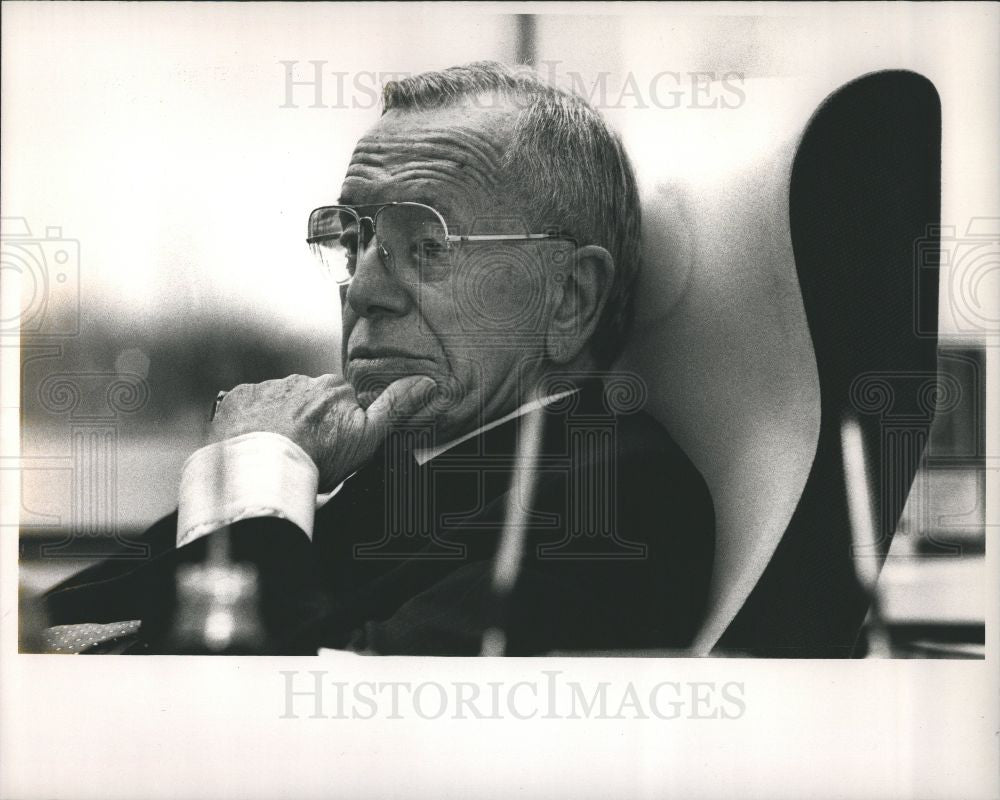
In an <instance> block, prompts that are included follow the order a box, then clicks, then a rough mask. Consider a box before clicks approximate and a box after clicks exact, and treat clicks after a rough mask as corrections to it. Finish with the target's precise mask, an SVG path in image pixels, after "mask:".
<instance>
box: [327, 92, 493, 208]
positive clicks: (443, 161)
mask: <svg viewBox="0 0 1000 800" xmlns="http://www.w3.org/2000/svg"><path fill="white" fill-rule="evenodd" d="M512 126H513V119H512V117H511V114H510V113H509V112H506V111H504V112H498V111H496V110H491V111H484V110H480V109H475V108H471V109H470V108H467V107H462V108H448V109H435V110H428V111H407V110H395V109H394V110H392V111H390V112H388V113H387V114H385V115H384V116H383V117H382V118H381V119H380V120H379V121H378V122H377V123H376V124H375V125H374V126H372V127H371V128H370V129H369V130H368V131H367V132H366V133H365V135H364V136H362V137H361V139H360V141H359V142H358V144H357V147H355V149H354V154H353V156H352V157H351V163H350V166H349V167H348V169H347V175H346V177H345V179H344V183H343V186H342V187H341V196H340V199H341V202H343V203H348V204H352V205H364V204H368V203H377V202H389V201H398V200H412V201H417V202H423V203H428V204H430V205H433V206H435V207H436V208H438V210H440V211H441V212H442V213H444V214H445V215H446V217H450V218H453V219H456V220H461V219H465V218H468V217H469V216H470V215H471V214H479V213H483V212H485V211H487V210H489V209H491V208H496V206H497V203H498V201H500V199H501V198H502V197H503V196H505V195H506V191H505V190H506V188H507V187H505V186H504V185H503V181H502V180H501V175H500V172H501V162H502V159H503V156H504V153H505V152H506V149H507V144H508V142H509V141H510V131H511V128H512Z"/></svg>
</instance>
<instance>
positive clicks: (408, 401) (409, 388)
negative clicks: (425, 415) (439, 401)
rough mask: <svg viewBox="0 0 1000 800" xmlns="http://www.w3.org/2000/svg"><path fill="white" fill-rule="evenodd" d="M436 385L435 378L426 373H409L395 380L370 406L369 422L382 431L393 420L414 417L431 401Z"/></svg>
mask: <svg viewBox="0 0 1000 800" xmlns="http://www.w3.org/2000/svg"><path fill="white" fill-rule="evenodd" d="M436 386H437V384H436V383H435V382H434V379H433V378H429V377H428V376H426V375H408V376H407V377H405V378H400V379H398V380H395V381H393V382H392V383H391V384H389V386H388V388H386V390H385V391H384V392H382V394H380V395H379V396H378V397H377V398H376V400H375V402H374V403H372V404H371V405H370V406H369V407H368V411H367V413H366V415H365V416H366V417H367V418H368V424H369V425H370V426H371V428H372V429H373V430H374V431H379V432H382V431H385V430H386V429H387V428H388V427H389V422H390V421H391V420H393V419H406V418H407V417H412V416H413V415H414V414H416V413H417V412H418V411H420V410H421V409H423V408H425V407H426V406H427V405H428V404H429V403H430V401H431V400H432V399H433V397H434V389H435V388H436Z"/></svg>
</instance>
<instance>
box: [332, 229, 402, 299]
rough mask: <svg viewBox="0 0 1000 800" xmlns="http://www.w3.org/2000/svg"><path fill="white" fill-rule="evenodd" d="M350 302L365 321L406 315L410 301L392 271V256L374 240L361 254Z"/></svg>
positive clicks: (352, 285) (351, 289) (348, 295)
mask: <svg viewBox="0 0 1000 800" xmlns="http://www.w3.org/2000/svg"><path fill="white" fill-rule="evenodd" d="M347 302H348V303H350V304H351V308H352V309H354V311H355V313H357V314H358V315H360V316H362V317H371V316H378V315H401V314H405V313H406V311H407V309H408V307H409V303H410V297H409V295H408V294H407V293H406V291H405V289H404V288H403V286H402V285H401V284H400V282H399V280H397V278H396V276H395V275H393V273H392V270H391V269H390V256H389V255H388V253H386V252H385V250H384V249H383V248H382V246H381V245H380V244H379V241H378V237H373V238H372V239H371V240H370V241H369V242H368V243H367V244H365V246H364V247H362V248H361V249H360V252H359V253H358V261H357V267H356V269H355V271H354V278H352V279H351V283H350V285H349V286H348V287H347Z"/></svg>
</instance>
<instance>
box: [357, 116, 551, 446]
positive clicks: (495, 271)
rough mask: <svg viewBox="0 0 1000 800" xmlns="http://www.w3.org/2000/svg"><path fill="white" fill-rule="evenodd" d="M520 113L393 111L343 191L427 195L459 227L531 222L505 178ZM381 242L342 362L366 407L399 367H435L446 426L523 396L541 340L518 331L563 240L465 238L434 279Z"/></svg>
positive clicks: (406, 370)
mask: <svg viewBox="0 0 1000 800" xmlns="http://www.w3.org/2000/svg"><path fill="white" fill-rule="evenodd" d="M511 122H512V119H511V115H510V112H509V110H501V109H476V108H473V107H457V108H448V109H436V110H432V111H420V112H416V111H390V112H389V113H387V114H386V115H385V116H383V117H382V118H381V119H380V120H379V122H378V123H377V124H376V125H375V126H374V127H373V128H372V129H371V130H370V131H368V133H366V134H365V136H364V137H362V139H361V141H360V142H359V143H358V145H357V148H356V149H355V151H354V155H353V157H352V159H351V164H350V167H349V168H348V171H347V177H346V179H345V180H344V184H343V187H342V189H341V197H340V202H341V203H342V204H345V205H352V206H363V205H368V204H376V203H386V202H395V201H414V202H421V203H425V204H427V205H430V206H433V207H434V208H435V209H437V210H438V211H439V212H440V213H441V214H442V216H443V217H444V219H445V221H446V223H447V224H448V226H449V229H450V232H455V231H454V229H460V230H461V232H463V233H469V232H472V233H525V232H527V231H526V229H525V224H526V223H524V222H521V223H518V222H517V220H516V219H515V218H516V217H518V216H523V217H527V216H528V215H527V214H526V213H525V207H523V206H522V207H520V208H518V207H517V206H519V201H518V199H517V198H516V196H515V197H514V198H513V199H512V196H511V192H510V191H508V187H504V186H501V185H499V183H498V181H497V176H498V175H499V172H500V160H501V157H502V155H503V153H504V150H505V148H506V143H507V141H508V137H509V131H510V127H511ZM376 239H377V237H376ZM377 244H379V243H378V241H375V242H373V243H372V244H371V245H370V246H368V247H367V248H364V249H363V250H362V252H361V255H360V256H359V258H358V261H357V266H356V271H355V274H354V278H353V280H352V282H351V283H350V285H349V286H348V287H347V288H346V292H345V293H344V295H343V296H344V299H345V301H346V302H345V303H344V309H343V353H342V355H343V364H344V371H345V374H346V377H347V379H348V380H349V381H350V382H351V384H352V385H353V386H354V389H355V391H356V392H357V394H358V400H359V402H360V403H361V405H362V407H365V408H367V406H368V405H370V404H371V403H372V402H373V401H374V399H375V398H376V397H377V396H378V395H379V393H380V392H381V391H382V389H384V387H385V386H387V385H388V384H389V383H391V382H392V381H393V380H395V379H397V378H400V377H403V376H406V375H415V374H419V375H429V376H430V377H431V378H433V379H434V380H435V382H436V383H437V384H438V387H439V389H440V390H442V391H443V392H445V395H444V396H443V397H442V405H441V406H439V408H443V407H444V406H445V401H446V400H447V403H446V405H447V408H446V409H445V410H444V411H443V412H442V413H441V414H440V415H439V416H438V418H437V424H438V430H437V433H438V434H439V435H440V434H442V433H443V434H446V435H448V436H452V435H456V434H459V433H462V432H464V431H466V430H469V429H472V428H474V427H475V426H476V425H478V424H480V423H481V422H483V421H486V420H488V419H490V418H493V417H495V416H496V415H497V414H502V413H504V412H505V411H509V410H512V408H513V407H515V406H516V404H517V402H518V401H521V402H523V398H522V394H523V389H524V386H523V384H524V383H525V378H526V377H528V376H529V375H530V374H532V373H533V372H534V371H535V370H537V367H538V363H539V356H540V354H541V352H542V347H541V345H540V341H539V337H535V338H534V339H533V340H530V339H529V340H528V341H525V340H524V337H521V340H520V341H517V340H515V339H514V337H512V336H511V335H510V334H511V333H514V332H520V333H522V334H523V333H524V326H525V315H524V310H525V309H527V308H529V307H532V306H534V307H536V308H538V311H539V315H540V317H539V316H536V317H535V318H534V319H533V321H531V322H530V325H532V326H535V327H536V328H537V326H538V319H539V318H544V313H545V311H544V308H541V307H539V304H540V303H541V304H542V305H544V303H545V298H546V297H547V296H548V294H549V289H550V287H551V282H552V281H553V279H554V272H553V271H552V270H548V271H547V270H546V265H545V264H544V263H542V262H543V257H544V256H545V253H546V248H548V249H549V251H550V252H551V248H552V247H558V246H559V244H560V243H545V244H544V245H543V246H539V245H537V244H535V243H531V242H526V243H511V244H496V243H479V244H475V243H462V244H458V245H455V250H454V252H453V253H452V257H451V261H450V263H451V264H452V266H451V267H450V268H449V269H448V270H446V271H444V272H443V273H441V274H438V275H436V277H435V278H434V279H425V273H423V272H421V271H420V270H419V269H415V265H414V264H413V263H409V264H408V266H409V267H410V271H409V272H407V271H406V269H405V266H406V265H404V264H403V262H404V261H405V260H406V258H407V254H405V253H397V254H394V258H393V261H394V263H395V262H399V263H398V264H397V265H395V266H393V268H391V269H389V268H387V264H386V263H385V259H384V258H383V256H382V254H381V253H380V252H379V249H378V247H376V246H374V245H377ZM563 249H565V248H563ZM413 260H416V257H414V259H413ZM397 267H399V268H397ZM416 276H420V277H421V279H420V280H417V279H416ZM505 321H508V322H509V323H510V324H509V325H507V326H506V328H505V324H504V323H505Z"/></svg>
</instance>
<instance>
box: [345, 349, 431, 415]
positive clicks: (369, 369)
mask: <svg viewBox="0 0 1000 800" xmlns="http://www.w3.org/2000/svg"><path fill="white" fill-rule="evenodd" d="M437 371H438V370H437V369H436V365H435V363H434V361H432V360H431V359H429V358H424V357H422V356H418V355H415V354H412V353H408V352H406V351H404V350H399V349H395V348H368V347H357V348H354V349H352V350H351V351H350V354H349V355H348V361H347V369H346V373H347V374H346V377H347V380H348V381H350V383H351V385H352V386H353V387H354V391H355V394H357V396H358V400H359V401H360V402H361V405H362V406H367V405H370V404H371V402H372V401H374V399H375V398H376V397H377V396H378V395H380V394H381V393H382V392H383V391H385V389H386V388H387V387H388V386H389V385H390V384H391V383H392V382H393V381H397V380H399V379H400V378H405V377H407V376H408V375H431V376H432V377H433V374H434V373H435V372H437Z"/></svg>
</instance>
